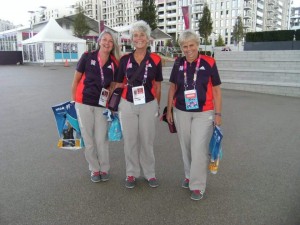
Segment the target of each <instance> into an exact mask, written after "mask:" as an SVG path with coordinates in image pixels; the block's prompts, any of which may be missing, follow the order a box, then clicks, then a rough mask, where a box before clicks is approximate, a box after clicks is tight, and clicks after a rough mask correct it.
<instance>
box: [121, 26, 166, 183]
mask: <svg viewBox="0 0 300 225" xmlns="http://www.w3.org/2000/svg"><path fill="white" fill-rule="evenodd" d="M150 32H151V29H150V27H149V25H148V24H147V23H146V22H144V21H137V22H135V23H133V24H132V26H131V29H130V36H131V42H132V43H133V45H134V48H135V50H134V52H133V53H130V54H127V55H124V56H123V57H122V58H121V60H120V68H119V72H118V76H117V82H118V83H117V85H116V87H124V90H123V94H122V99H121V101H120V104H119V114H120V121H121V124H122V128H123V138H124V153H125V161H126V180H125V186H126V188H134V187H135V185H136V178H139V177H140V176H141V171H142V172H143V175H144V178H145V179H146V180H147V181H148V184H149V186H150V187H153V188H155V187H157V186H158V185H159V184H158V180H157V178H156V174H155V157H154V150H153V145H154V139H155V131H156V124H157V121H158V116H159V113H158V111H159V104H160V95H161V81H162V80H163V76H162V63H161V58H160V56H158V55H157V54H155V53H150V52H149V51H147V47H148V45H149V41H150ZM132 77H136V78H134V79H133V78H132ZM131 79H133V81H130V80H131Z"/></svg>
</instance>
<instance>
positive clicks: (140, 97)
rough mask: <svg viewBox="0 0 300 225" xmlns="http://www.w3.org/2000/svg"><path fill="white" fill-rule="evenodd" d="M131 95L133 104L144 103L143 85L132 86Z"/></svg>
mask: <svg viewBox="0 0 300 225" xmlns="http://www.w3.org/2000/svg"><path fill="white" fill-rule="evenodd" d="M132 97H133V104H134V105H141V104H145V103H146V97H145V89H144V86H137V87H133V88H132Z"/></svg>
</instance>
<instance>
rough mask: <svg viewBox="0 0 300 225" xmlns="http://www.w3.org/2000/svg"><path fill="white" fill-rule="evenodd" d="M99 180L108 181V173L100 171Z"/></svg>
mask: <svg viewBox="0 0 300 225" xmlns="http://www.w3.org/2000/svg"><path fill="white" fill-rule="evenodd" d="M100 180H101V181H108V180H109V174H108V173H106V172H101V171H100Z"/></svg>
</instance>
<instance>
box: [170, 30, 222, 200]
mask: <svg viewBox="0 0 300 225" xmlns="http://www.w3.org/2000/svg"><path fill="white" fill-rule="evenodd" d="M178 42H179V45H180V48H181V50H182V52H183V54H184V57H181V58H178V59H177V60H176V62H175V63H174V66H173V70H172V72H171V76H170V82H171V84H170V88H169V94H168V109H167V120H168V122H169V123H170V124H172V123H174V122H175V125H176V128H177V133H178V138H179V142H180V146H181V150H182V158H183V164H184V172H185V179H184V180H183V182H182V187H183V188H189V189H190V190H191V191H192V194H191V199H193V200H200V199H201V198H202V197H203V194H204V192H205V188H206V179H207V173H208V161H209V156H208V153H209V152H208V146H209V140H210V138H211V136H212V131H213V124H215V125H218V126H220V125H221V122H222V121H221V111H222V95H221V87H220V84H221V80H220V76H219V73H218V69H217V66H216V62H215V60H214V59H213V58H212V57H209V56H206V55H200V53H199V50H198V49H199V45H200V37H199V35H198V34H197V33H195V32H194V31H192V30H185V31H183V32H182V33H181V34H180V36H179V39H178ZM172 110H173V114H172Z"/></svg>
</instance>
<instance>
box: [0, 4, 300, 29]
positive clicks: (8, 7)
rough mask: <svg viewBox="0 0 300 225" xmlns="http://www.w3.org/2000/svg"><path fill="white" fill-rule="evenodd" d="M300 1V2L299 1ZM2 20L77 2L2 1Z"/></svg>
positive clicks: (17, 20)
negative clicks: (43, 8) (43, 7)
mask: <svg viewBox="0 0 300 225" xmlns="http://www.w3.org/2000/svg"><path fill="white" fill-rule="evenodd" d="M299 1H300V0H299ZM1 2H2V4H1V7H0V19H2V20H9V21H11V22H12V23H13V24H15V25H19V24H23V25H28V24H29V19H30V13H28V11H37V10H40V8H39V7H40V6H46V7H47V8H60V6H69V5H71V4H73V3H74V2H76V1H75V0H6V1H5V4H4V3H3V0H2V1H1Z"/></svg>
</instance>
